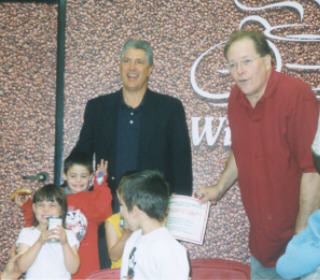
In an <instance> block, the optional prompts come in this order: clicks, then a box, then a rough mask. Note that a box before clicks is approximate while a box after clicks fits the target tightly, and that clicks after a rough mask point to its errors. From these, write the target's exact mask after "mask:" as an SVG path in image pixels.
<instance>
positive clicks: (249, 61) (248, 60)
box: [227, 56, 261, 72]
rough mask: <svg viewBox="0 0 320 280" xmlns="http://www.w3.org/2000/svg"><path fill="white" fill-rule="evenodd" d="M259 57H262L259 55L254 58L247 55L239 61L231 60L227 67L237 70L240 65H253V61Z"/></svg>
mask: <svg viewBox="0 0 320 280" xmlns="http://www.w3.org/2000/svg"><path fill="white" fill-rule="evenodd" d="M259 57H261V56H257V57H254V58H251V57H247V58H244V59H240V60H239V61H237V62H233V61H231V62H228V63H227V67H228V69H229V71H230V72H232V71H235V70H236V69H237V68H238V65H240V66H242V67H245V68H246V67H250V66H251V65H252V63H253V61H255V60H256V59H257V58H259Z"/></svg>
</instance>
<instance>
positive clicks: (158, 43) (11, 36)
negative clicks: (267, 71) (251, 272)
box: [0, 0, 320, 270]
mask: <svg viewBox="0 0 320 280" xmlns="http://www.w3.org/2000/svg"><path fill="white" fill-rule="evenodd" d="M66 2H67V22H66V68H65V110H64V156H67V155H68V153H69V152H70V151H71V149H72V147H73V146H74V145H75V143H76V141H77V138H78V134H79V130H80V128H81V124H82V120H83V111H84V107H85V104H86V102H87V100H88V99H90V98H93V97H96V96H98V95H101V94H108V93H110V92H113V91H115V90H117V89H119V88H120V87H121V81H120V78H119V73H118V70H119V55H120V50H121V47H122V45H123V44H124V42H125V41H126V40H127V39H128V38H137V39H144V40H147V41H149V42H150V43H151V45H152V46H153V49H154V70H153V74H152V76H151V78H150V81H149V86H150V88H151V89H153V90H155V91H158V92H162V93H165V94H168V95H172V96H175V97H177V98H179V99H180V100H181V101H182V102H183V104H184V107H185V111H186V117H187V121H188V126H189V132H190V137H191V139H192V125H191V119H192V117H201V119H202V121H201V122H200V129H201V128H202V127H203V125H204V118H205V117H213V129H214V130H215V129H216V128H217V127H218V123H219V120H218V119H219V117H225V116H226V108H225V107H223V106H218V105H215V104H210V100H208V99H206V98H204V97H201V96H199V95H198V94H197V93H196V92H195V90H194V89H193V87H192V85H191V82H190V71H191V67H192V65H193V63H194V62H195V60H196V59H197V58H198V57H199V56H200V55H201V54H202V53H204V52H205V51H207V50H208V49H209V48H211V47H212V46H214V45H217V44H219V43H222V42H224V41H225V40H227V39H228V36H229V35H230V34H231V32H232V31H234V30H237V29H239V24H240V22H241V20H243V19H244V18H245V17H248V16H253V15H255V16H259V17H261V18H263V19H265V20H266V21H267V22H268V23H269V24H270V25H272V26H276V25H281V24H309V25H311V26H304V27H301V26H295V27H293V26H290V27H287V28H282V29H276V30H274V32H273V34H276V35H279V36H286V35H290V34H297V33H308V34H318V36H319V31H318V30H319V27H320V17H319V14H320V5H319V3H317V2H316V1H311V0H310V1H296V3H299V4H300V5H301V6H302V7H303V10H304V15H303V18H302V20H301V17H300V15H299V13H298V12H297V11H296V10H295V9H293V8H292V7H291V8H287V7H275V8H271V9H263V10H256V11H249V10H248V9H246V10H245V9H243V8H239V7H238V6H237V5H236V3H237V2H239V1H237V2H235V1H232V0H227V1H209V0H183V1H181V0H172V1H160V0H159V1H152V0H139V1H138V0H114V1H108V0H81V1H79V0H68V1H66ZM273 3H276V2H275V1H268V0H262V1H251V0H246V1H241V2H240V4H242V5H243V6H245V7H251V8H252V7H263V6H266V5H269V4H273ZM0 18H1V20H0V108H1V119H0V125H1V134H0V139H1V140H0V143H1V144H0V153H1V159H0V270H1V269H3V267H4V265H5V263H6V261H7V258H8V255H9V250H10V248H11V247H12V246H13V244H14V242H15V240H16V238H17V235H18V233H19V231H20V229H21V227H22V226H23V218H22V214H21V211H20V209H19V208H18V207H17V206H15V205H14V203H12V202H10V201H9V196H10V194H11V193H12V192H13V191H14V190H15V189H17V188H20V187H31V188H33V189H37V188H39V187H40V186H41V184H40V183H34V182H31V181H26V180H23V179H22V177H21V176H22V175H34V174H37V173H39V172H40V171H46V172H48V173H49V174H50V178H49V181H50V182H52V181H53V173H52V171H53V166H54V163H53V161H54V143H55V136H54V133H55V90H56V88H55V83H56V72H55V71H56V51H57V48H56V44H57V42H56V36H57V4H51V5H48V4H45V3H10V2H5V3H1V4H0ZM243 28H246V29H253V28H254V29H259V30H264V27H263V26H262V25H261V24H260V23H258V22H253V21H251V22H248V23H246V24H245V25H244V26H243ZM272 42H273V43H274V44H275V45H276V46H277V48H278V50H279V52H280V54H281V58H282V69H281V71H282V72H285V73H288V74H290V75H293V76H296V77H300V78H302V79H303V80H305V81H306V82H307V83H308V84H309V85H310V86H311V87H312V88H314V89H315V94H318V93H319V88H320V75H319V71H320V70H319V69H315V70H293V69H289V68H288V67H286V66H285V65H286V63H297V64H313V65H320V55H319V49H320V43H319V42H303V43H301V42H288V41H281V40H272ZM222 50H223V45H222V46H220V47H217V48H214V49H213V50H212V51H209V52H208V54H207V55H206V56H204V57H203V59H202V60H201V62H200V63H199V65H198V67H197V70H196V74H195V77H196V82H197V85H198V86H199V87H200V88H201V89H202V90H205V91H207V92H210V93H220V92H228V91H229V90H230V87H231V86H232V80H231V78H230V77H229V76H228V75H222V74H219V73H217V72H216V71H217V69H222V68H223V67H224V65H225V61H224V58H223V54H222ZM317 89H318V90H317ZM211 102H212V100H211ZM213 103H214V102H213ZM226 127H227V126H226V124H225V125H224V128H226ZM197 133H198V134H200V133H201V131H200V132H197ZM214 133H215V131H213V134H214ZM224 136H225V130H222V132H221V133H220V134H219V137H218V139H217V142H216V143H215V144H214V145H208V144H207V142H206V139H205V137H204V138H203V140H202V141H201V143H200V144H199V145H194V144H193V145H192V153H193V173H194V189H197V188H199V187H201V186H206V185H211V184H214V183H215V182H216V181H217V180H218V178H219V174H220V173H221V172H222V170H223V168H224V165H225V162H226V159H227V157H228V152H229V148H228V147H227V146H225V145H224ZM247 232H248V222H247V218H246V216H245V213H244V210H243V208H242V204H241V200H240V196H239V189H238V187H237V185H236V186H234V187H233V188H232V189H231V190H230V191H229V192H228V193H227V194H226V195H225V196H224V197H223V199H222V200H221V201H220V202H219V203H218V204H217V205H216V206H213V207H211V211H210V217H209V221H208V225H207V231H206V236H205V241H204V244H203V245H202V246H199V245H194V244H189V243H186V242H184V245H185V246H186V247H187V248H188V249H189V252H190V257H191V258H215V257H217V258H224V259H232V260H238V261H241V262H244V263H248V258H249V253H248V248H247V242H248V240H247Z"/></svg>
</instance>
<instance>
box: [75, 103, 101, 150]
mask: <svg viewBox="0 0 320 280" xmlns="http://www.w3.org/2000/svg"><path fill="white" fill-rule="evenodd" d="M95 112H96V109H95V102H94V100H89V101H88V103H87V104H86V108H85V111H84V120H83V124H82V128H81V131H80V135H79V139H78V141H77V144H76V146H75V147H74V148H73V150H72V152H75V151H77V152H83V153H87V154H88V155H90V156H92V155H93V153H94V131H95V130H94V123H95Z"/></svg>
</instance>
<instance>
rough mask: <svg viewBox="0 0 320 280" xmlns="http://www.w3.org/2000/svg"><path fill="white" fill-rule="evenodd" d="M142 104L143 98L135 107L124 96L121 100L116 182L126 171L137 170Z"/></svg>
mask: <svg viewBox="0 0 320 280" xmlns="http://www.w3.org/2000/svg"><path fill="white" fill-rule="evenodd" d="M142 106H143V100H142V102H141V104H140V105H139V106H138V107H137V108H135V109H133V108H131V107H129V106H128V105H127V104H126V103H125V102H124V100H123V98H122V100H121V102H120V106H119V110H118V124H117V148H116V184H118V182H119V180H120V178H121V176H122V175H123V174H124V173H125V172H127V171H135V170H137V167H138V166H137V158H138V154H139V135H140V124H141V115H142Z"/></svg>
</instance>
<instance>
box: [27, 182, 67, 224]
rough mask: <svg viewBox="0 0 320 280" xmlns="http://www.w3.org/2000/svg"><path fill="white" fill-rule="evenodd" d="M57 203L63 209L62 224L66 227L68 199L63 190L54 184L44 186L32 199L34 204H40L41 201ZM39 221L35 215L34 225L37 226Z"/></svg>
mask: <svg viewBox="0 0 320 280" xmlns="http://www.w3.org/2000/svg"><path fill="white" fill-rule="evenodd" d="M55 200H56V201H57V202H58V204H59V205H60V207H61V218H62V224H63V226H65V220H66V215H67V210H68V204H67V197H66V193H65V192H64V190H63V188H59V187H58V186H57V185H54V184H47V185H44V186H43V187H42V188H40V189H38V190H37V191H36V192H35V193H34V195H33V198H32V204H34V203H37V202H40V201H55ZM38 223H39V222H38V221H37V219H36V218H35V216H34V215H33V225H34V226H37V225H38Z"/></svg>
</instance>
